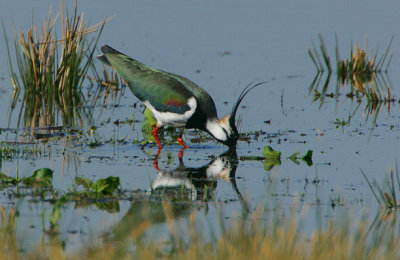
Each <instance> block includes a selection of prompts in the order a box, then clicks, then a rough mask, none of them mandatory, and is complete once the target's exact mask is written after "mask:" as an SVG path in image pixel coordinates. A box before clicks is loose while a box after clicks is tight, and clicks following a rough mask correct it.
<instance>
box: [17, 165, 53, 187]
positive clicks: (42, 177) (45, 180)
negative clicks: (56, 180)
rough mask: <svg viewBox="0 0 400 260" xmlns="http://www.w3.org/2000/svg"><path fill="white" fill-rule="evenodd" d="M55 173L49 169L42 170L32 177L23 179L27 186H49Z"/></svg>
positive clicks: (34, 173) (35, 172)
mask: <svg viewBox="0 0 400 260" xmlns="http://www.w3.org/2000/svg"><path fill="white" fill-rule="evenodd" d="M53 172H54V171H53V170H51V169H49V168H41V169H38V170H36V171H34V172H33V174H32V176H30V177H26V178H21V179H22V182H23V183H24V184H25V185H27V186H32V185H39V186H49V185H51V182H52V180H53Z"/></svg>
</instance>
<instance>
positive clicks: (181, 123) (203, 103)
mask: <svg viewBox="0 0 400 260" xmlns="http://www.w3.org/2000/svg"><path fill="white" fill-rule="evenodd" d="M101 50H102V52H103V53H104V54H103V55H100V56H97V58H98V59H100V60H101V61H102V62H103V63H104V64H106V65H108V66H110V67H112V68H113V69H114V70H115V71H116V72H117V73H118V74H119V75H120V76H121V78H122V79H123V80H124V82H125V83H126V84H127V85H128V86H129V88H130V90H131V91H132V93H133V94H134V95H135V96H136V97H137V98H138V99H139V100H141V101H142V102H143V104H144V105H145V106H146V107H147V108H148V109H149V110H150V111H151V112H152V114H153V116H154V118H155V119H156V120H157V124H156V125H155V126H154V128H153V130H152V135H153V137H154V139H155V141H156V142H157V145H158V148H159V151H160V150H161V149H162V145H161V142H160V140H159V138H158V135H157V131H158V129H159V128H160V127H162V126H173V127H176V128H179V129H180V133H179V136H178V138H177V141H178V142H179V143H180V144H181V145H182V146H183V147H184V148H188V146H187V145H186V143H185V142H184V141H183V140H182V134H183V129H190V128H197V129H200V130H203V131H205V132H207V133H209V134H210V135H211V136H213V137H214V138H215V139H216V140H217V141H218V142H221V143H223V144H225V145H227V146H228V147H229V148H230V150H232V149H236V144H237V141H238V139H239V133H238V130H237V127H236V124H235V116H236V112H237V110H238V107H239V105H240V103H241V102H242V100H243V98H244V97H245V96H246V95H247V93H249V91H251V90H252V89H253V88H255V87H257V86H259V85H261V84H263V83H265V82H261V83H258V84H249V85H247V86H246V87H245V88H244V90H243V91H242V92H241V94H240V96H239V98H238V99H237V101H236V102H235V104H234V106H233V108H232V112H231V113H230V114H228V115H226V116H224V117H223V118H221V119H219V118H218V116H217V110H216V108H215V103H214V100H213V99H212V98H211V96H210V95H209V94H208V93H207V92H206V91H205V90H204V89H202V88H200V87H199V86H198V85H196V84H195V83H193V82H192V81H190V80H189V79H187V78H185V77H182V76H180V75H177V74H174V73H170V72H166V71H162V70H159V69H155V68H151V67H148V66H146V65H144V64H143V63H141V62H139V61H137V60H135V59H133V58H131V57H129V56H127V55H125V54H123V53H121V52H119V51H117V50H115V49H113V48H111V47H110V46H108V45H104V46H103V47H101Z"/></svg>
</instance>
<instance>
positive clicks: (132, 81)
mask: <svg viewBox="0 0 400 260" xmlns="http://www.w3.org/2000/svg"><path fill="white" fill-rule="evenodd" d="M101 50H102V51H103V53H104V55H101V56H99V57H98V58H99V59H100V60H101V61H102V62H104V63H105V64H107V65H111V67H112V68H113V69H114V70H115V71H116V72H117V73H118V74H119V75H120V76H121V77H122V78H123V79H124V81H125V82H126V84H127V85H128V86H129V88H130V89H131V90H132V92H133V94H134V95H135V96H136V97H137V98H139V99H140V100H141V101H146V100H147V101H149V103H150V104H152V106H153V107H155V108H156V109H157V110H158V111H160V112H173V113H179V114H183V113H185V112H186V111H188V110H190V107H189V106H188V104H187V101H188V99H189V98H190V97H193V94H192V93H191V92H190V91H189V90H188V89H187V88H186V87H185V86H184V85H183V83H182V82H181V81H179V80H177V79H175V78H174V77H171V76H170V75H169V73H166V72H163V71H160V70H157V69H153V68H150V67H148V66H146V65H144V64H142V63H140V62H139V61H137V60H134V59H132V58H130V57H128V56H126V55H125V54H123V53H120V52H118V51H116V50H114V49H113V48H111V47H109V46H107V45H105V46H103V47H102V48H101Z"/></svg>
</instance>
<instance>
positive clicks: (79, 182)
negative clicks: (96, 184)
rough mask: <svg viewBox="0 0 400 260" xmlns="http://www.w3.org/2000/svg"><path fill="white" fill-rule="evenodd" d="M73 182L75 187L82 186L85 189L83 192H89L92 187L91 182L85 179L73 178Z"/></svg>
mask: <svg viewBox="0 0 400 260" xmlns="http://www.w3.org/2000/svg"><path fill="white" fill-rule="evenodd" d="M74 181H75V183H76V184H77V185H82V186H83V188H85V190H88V191H89V190H90V188H91V187H92V185H93V182H92V181H91V180H90V179H89V178H86V177H75V179H74Z"/></svg>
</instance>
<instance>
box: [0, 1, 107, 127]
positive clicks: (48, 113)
mask: <svg viewBox="0 0 400 260" xmlns="http://www.w3.org/2000/svg"><path fill="white" fill-rule="evenodd" d="M60 3H61V31H62V36H61V39H59V38H58V37H57V35H56V33H55V29H54V28H55V25H56V23H57V21H58V15H57V16H55V17H53V11H52V7H50V9H49V15H48V18H46V19H45V21H44V23H43V25H42V26H41V29H39V28H38V27H37V26H35V25H32V27H31V28H30V29H29V30H28V31H27V33H26V34H24V33H22V32H20V33H18V34H17V33H16V31H15V30H14V46H13V47H14V49H15V61H16V68H15V67H14V64H13V62H12V56H13V55H12V53H11V49H10V46H9V43H8V42H7V41H6V46H7V51H8V68H9V75H10V80H11V84H12V86H13V88H14V94H13V99H12V102H11V108H12V109H14V108H15V106H16V104H17V100H18V98H19V93H20V92H21V90H23V98H22V102H23V105H22V106H21V110H20V112H19V121H18V125H20V120H22V121H23V122H24V126H25V127H29V128H36V127H42V126H54V125H56V124H57V123H58V122H57V121H58V115H59V114H61V120H62V124H63V125H66V126H73V125H76V124H79V123H81V120H82V118H81V115H80V113H79V111H78V108H79V107H81V106H82V105H83V104H84V103H85V100H84V97H83V94H82V85H83V83H84V82H85V80H86V79H87V74H88V72H89V69H90V68H91V67H93V66H94V65H93V61H92V60H93V55H94V52H95V49H96V46H97V43H98V40H99V38H100V35H101V33H102V30H103V28H104V25H105V23H106V21H104V22H102V23H99V24H97V25H94V26H87V25H86V24H85V22H84V19H83V18H84V13H82V14H80V15H79V14H78V7H77V2H75V8H74V10H73V12H72V14H70V13H68V10H65V8H64V5H63V1H62V0H61V1H60ZM3 30H4V33H5V31H6V30H5V28H4V24H3ZM93 33H97V35H96V36H95V37H94V38H91V37H89V36H90V35H91V34H93ZM5 34H6V33H5ZM5 38H6V39H7V37H5Z"/></svg>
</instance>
